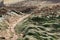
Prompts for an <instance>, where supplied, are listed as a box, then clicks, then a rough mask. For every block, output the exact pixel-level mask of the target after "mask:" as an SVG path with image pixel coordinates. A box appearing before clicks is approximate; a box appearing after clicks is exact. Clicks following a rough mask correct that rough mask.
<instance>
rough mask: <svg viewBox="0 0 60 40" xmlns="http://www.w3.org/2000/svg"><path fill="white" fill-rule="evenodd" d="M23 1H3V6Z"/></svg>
mask: <svg viewBox="0 0 60 40" xmlns="http://www.w3.org/2000/svg"><path fill="white" fill-rule="evenodd" d="M20 1H23V0H4V4H5V5H9V4H14V3H17V2H20Z"/></svg>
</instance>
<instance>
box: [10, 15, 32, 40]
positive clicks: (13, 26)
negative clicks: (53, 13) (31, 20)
mask: <svg viewBox="0 0 60 40" xmlns="http://www.w3.org/2000/svg"><path fill="white" fill-rule="evenodd" d="M30 15H31V14H27V15H25V16H23V17H22V18H19V20H17V22H16V23H15V24H12V25H10V26H9V27H11V29H10V30H11V31H12V32H13V33H14V35H13V38H12V39H11V40H16V39H17V38H18V36H17V35H16V33H15V30H14V28H15V26H16V25H17V24H18V23H19V22H21V21H23V20H24V19H25V18H27V17H29V16H30Z"/></svg>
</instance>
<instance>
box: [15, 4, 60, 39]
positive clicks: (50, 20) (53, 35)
mask: <svg viewBox="0 0 60 40" xmlns="http://www.w3.org/2000/svg"><path fill="white" fill-rule="evenodd" d="M55 7H56V6H53V7H52V9H50V8H49V7H44V8H41V10H40V11H41V12H40V13H42V14H44V15H42V16H41V17H40V16H39V15H34V14H33V15H32V16H31V17H30V18H28V20H27V21H25V22H23V23H22V24H21V25H20V23H19V24H17V26H16V27H15V31H16V33H17V34H19V38H18V40H58V39H59V36H60V35H59V34H58V33H60V32H59V30H60V15H59V12H60V9H58V8H60V6H58V5H57V7H58V8H57V9H55ZM57 15H58V16H57ZM21 34H22V35H21Z"/></svg>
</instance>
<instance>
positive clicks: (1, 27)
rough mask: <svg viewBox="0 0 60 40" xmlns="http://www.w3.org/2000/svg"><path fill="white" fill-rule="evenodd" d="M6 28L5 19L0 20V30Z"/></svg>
mask: <svg viewBox="0 0 60 40" xmlns="http://www.w3.org/2000/svg"><path fill="white" fill-rule="evenodd" d="M7 28H8V24H7V23H5V21H1V22H0V30H5V29H7Z"/></svg>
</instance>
